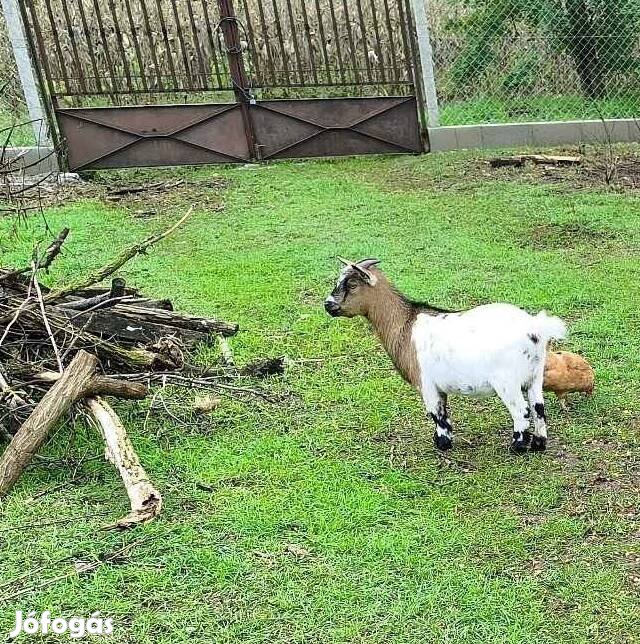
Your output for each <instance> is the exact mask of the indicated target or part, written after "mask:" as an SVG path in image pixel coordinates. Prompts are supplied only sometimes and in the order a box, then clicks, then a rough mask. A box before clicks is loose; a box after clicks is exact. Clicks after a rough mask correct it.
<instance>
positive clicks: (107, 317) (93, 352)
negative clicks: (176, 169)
mask: <svg viewBox="0 0 640 644" xmlns="http://www.w3.org/2000/svg"><path fill="white" fill-rule="evenodd" d="M189 215H190V211H189V213H187V214H186V215H185V216H184V217H182V218H181V219H180V220H179V221H178V222H177V223H176V224H174V225H173V226H172V227H171V228H169V229H168V230H167V231H165V232H163V233H161V234H158V235H153V236H151V237H149V238H147V239H146V240H144V241H142V242H140V243H137V244H134V245H133V246H131V247H129V248H127V249H126V250H124V251H123V252H122V253H121V254H120V255H119V256H118V257H116V258H115V259H114V260H112V261H111V262H109V263H108V264H106V265H104V266H102V267H101V268H99V269H98V270H96V271H94V272H92V273H90V274H88V275H86V276H84V277H82V278H80V279H78V280H76V281H74V282H72V283H70V284H68V285H66V286H61V287H54V288H47V287H45V286H44V285H43V284H41V283H40V279H39V276H40V275H41V273H42V271H45V270H47V269H48V268H49V267H50V265H51V264H52V262H53V261H54V260H55V259H56V258H57V257H58V256H59V255H60V253H61V251H62V248H63V245H64V243H65V241H66V240H67V237H68V235H69V230H67V229H65V230H62V231H61V232H60V234H59V235H58V237H57V238H56V239H55V240H54V241H53V242H52V243H51V244H50V245H49V247H48V248H47V249H46V250H45V251H44V252H42V253H40V252H38V251H37V250H36V251H34V256H33V259H32V261H31V262H30V265H28V266H24V267H21V268H0V433H2V434H3V435H4V437H5V438H6V439H8V440H9V441H10V442H9V445H8V446H7V448H6V449H5V451H4V453H3V454H2V457H1V458H0V496H2V495H5V494H6V493H7V492H8V491H9V490H10V489H11V488H12V487H13V485H14V483H15V482H16V481H17V479H18V478H19V476H20V475H21V473H22V472H23V471H24V469H25V468H26V466H27V465H28V464H29V462H30V460H31V459H32V457H33V456H34V455H35V454H36V453H37V451H38V449H39V448H40V446H41V445H42V444H43V443H44V441H45V440H46V438H47V434H48V432H49V430H50V429H51V428H52V427H53V426H54V425H55V424H56V423H57V422H58V421H59V420H61V419H63V418H64V417H65V416H66V415H67V414H68V413H69V412H70V411H71V410H72V409H75V410H79V411H81V412H82V413H85V414H86V415H87V416H88V417H89V418H90V419H91V420H92V422H93V424H94V425H95V426H96V427H97V428H98V429H99V431H100V433H101V434H102V437H103V439H104V441H105V445H106V456H107V458H108V459H109V460H111V461H112V462H113V463H114V465H115V466H116V467H117V469H118V471H119V473H120V475H121V477H122V479H123V482H124V484H125V487H126V489H127V493H128V495H129V499H130V502H131V512H130V513H129V514H128V515H127V516H126V517H124V518H123V519H121V520H120V521H119V522H118V524H117V525H118V526H120V527H127V526H130V525H133V524H135V523H139V522H141V521H147V520H149V519H152V518H154V517H155V516H156V515H157V514H158V512H159V511H160V508H161V505H162V498H161V496H160V493H159V492H158V491H157V490H156V488H155V487H154V486H153V485H152V483H151V482H150V480H149V479H148V477H147V475H146V473H145V471H144V469H143V467H142V465H141V463H140V460H139V459H138V457H137V455H136V454H135V451H134V450H133V447H132V445H131V443H130V441H129V439H128V437H127V433H126V431H125V428H124V426H123V424H122V422H121V421H120V419H119V418H118V416H117V414H116V413H115V411H114V410H113V409H112V407H111V406H110V405H109V404H108V403H107V402H106V400H105V399H104V397H105V396H114V397H117V398H121V399H143V398H145V397H146V396H147V395H148V394H149V388H150V386H152V385H153V384H154V383H156V382H161V383H162V384H163V385H165V384H167V383H170V384H175V385H178V386H185V387H189V388H204V389H211V390H214V391H215V390H220V391H224V392H234V391H238V392H244V393H246V392H251V393H255V394H256V395H261V392H260V391H259V390H249V389H246V388H242V387H239V386H237V380H236V379H237V377H238V375H239V374H240V370H238V369H236V367H235V366H234V365H233V360H232V355H231V354H230V349H229V348H228V344H227V343H226V338H227V337H229V336H233V335H235V334H236V333H237V331H238V326H237V325H236V324H231V323H229V322H225V321H221V320H216V319H211V318H202V317H196V316H193V315H188V314H185V313H179V312H176V311H174V310H173V306H172V304H171V302H170V301H169V300H153V299H150V298H146V297H144V296H143V295H141V294H140V293H138V292H137V291H136V290H135V289H132V288H129V287H128V286H127V284H126V283H125V281H124V280H123V279H120V278H117V277H115V278H114V277H113V274H114V273H115V272H116V271H117V270H118V269H119V268H121V267H122V266H123V265H124V264H125V263H126V262H127V261H129V260H130V259H131V258H133V257H135V256H136V255H138V254H141V253H144V252H145V251H146V250H147V249H148V248H149V247H150V246H152V245H154V244H156V243H157V242H159V241H160V240H161V239H164V238H165V237H166V236H167V235H169V234H171V233H172V232H173V231H174V230H175V229H176V228H177V227H178V226H179V225H181V224H182V223H183V222H184V221H185V220H186V219H187V217H188V216H189ZM108 278H109V279H110V280H111V282H110V284H109V285H108V286H103V285H102V284H103V283H104V281H105V280H107V279H108ZM212 336H213V337H215V338H216V339H217V340H218V341H219V342H220V343H221V345H222V347H223V349H224V350H223V354H224V355H225V356H226V361H225V363H223V364H222V365H221V366H219V367H216V368H215V369H213V370H208V371H203V369H202V368H197V367H195V366H194V365H192V364H190V363H189V355H190V354H191V351H192V349H193V348H194V347H195V346H196V345H198V344H200V343H202V342H206V341H210V340H211V338H212ZM281 368H282V363H281V361H278V360H276V361H265V362H264V363H262V364H260V365H257V366H255V367H253V369H254V372H255V373H256V374H257V375H264V374H265V373H269V372H273V371H280V370H281ZM264 397H267V396H266V394H264Z"/></svg>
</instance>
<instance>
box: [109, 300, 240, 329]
mask: <svg viewBox="0 0 640 644" xmlns="http://www.w3.org/2000/svg"><path fill="white" fill-rule="evenodd" d="M113 310H114V311H115V312H116V313H118V315H122V316H123V317H126V318H129V319H130V320H134V321H136V322H153V323H155V324H166V325H168V326H172V327H178V328H179V329H189V330H191V331H199V332H201V333H218V334H220V335H223V336H225V337H231V336H233V335H236V333H238V325H237V324H232V323H231V322H224V321H222V320H215V319H213V318H201V317H198V316H197V315H189V314H187V313H176V312H175V311H164V310H159V309H152V308H148V307H140V306H136V305H135V303H134V302H132V303H131V304H130V303H126V304H116V306H115V307H114V309H113Z"/></svg>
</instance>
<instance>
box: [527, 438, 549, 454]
mask: <svg viewBox="0 0 640 644" xmlns="http://www.w3.org/2000/svg"><path fill="white" fill-rule="evenodd" d="M530 449H531V451H532V452H544V450H546V449H547V439H546V438H543V437H542V436H534V437H533V440H532V441H531V448H530Z"/></svg>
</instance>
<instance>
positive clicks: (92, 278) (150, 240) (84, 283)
mask: <svg viewBox="0 0 640 644" xmlns="http://www.w3.org/2000/svg"><path fill="white" fill-rule="evenodd" d="M192 212H193V206H192V207H191V208H189V210H188V211H187V212H186V214H185V215H183V216H182V217H181V218H180V219H179V220H178V221H177V222H176V223H175V224H173V226H171V227H170V228H169V229H167V230H165V231H164V232H163V233H158V234H157V235H151V236H150V237H147V238H146V239H145V240H143V241H141V242H138V243H137V244H133V246H130V247H129V248H126V249H125V250H123V251H122V252H121V253H120V255H118V257H116V258H115V259H113V260H112V261H110V262H109V263H108V264H105V265H104V266H102V267H101V268H99V269H98V270H96V271H94V272H93V273H90V274H89V275H87V276H86V277H83V278H81V279H79V280H78V281H77V282H72V283H71V284H69V285H68V286H64V287H62V288H58V289H52V290H51V292H50V293H49V294H48V295H47V297H46V298H45V302H47V303H49V302H52V301H55V300H59V299H60V298H62V297H66V296H67V295H71V294H72V293H75V291H78V290H80V289H83V288H88V287H89V286H92V285H93V284H97V283H98V282H102V281H103V280H105V279H106V278H107V277H109V276H110V275H112V274H113V273H115V272H116V271H117V270H118V269H119V268H121V267H122V266H124V265H125V264H126V263H127V262H128V261H129V260H130V259H133V258H134V257H135V256H136V255H140V254H142V253H144V252H145V251H146V250H147V249H148V248H150V247H151V246H153V245H154V244H157V243H158V242H159V241H161V240H163V239H164V238H165V237H168V236H169V235H171V233H173V232H174V231H175V230H176V229H177V228H178V227H180V226H181V225H182V224H183V223H184V222H185V221H186V220H187V219H189V217H191V213H192Z"/></svg>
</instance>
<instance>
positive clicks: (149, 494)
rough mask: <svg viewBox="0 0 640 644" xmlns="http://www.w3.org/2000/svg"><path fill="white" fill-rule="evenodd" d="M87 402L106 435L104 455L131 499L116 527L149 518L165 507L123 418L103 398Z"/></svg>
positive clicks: (122, 526)
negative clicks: (133, 443)
mask: <svg viewBox="0 0 640 644" xmlns="http://www.w3.org/2000/svg"><path fill="white" fill-rule="evenodd" d="M86 404H87V407H88V408H89V411H90V412H91V415H92V417H93V419H94V420H95V421H96V423H97V424H98V426H99V428H100V432H101V433H102V437H103V438H104V441H105V444H106V449H105V457H106V458H107V460H109V461H111V463H113V465H114V466H115V467H116V469H117V470H118V473H119V474H120V477H121V478H122V482H123V483H124V486H125V488H126V490H127V496H128V497H129V501H130V503H131V512H129V514H127V515H126V516H125V517H123V518H122V519H120V520H119V521H117V522H116V523H115V524H114V526H113V527H119V528H128V527H131V526H133V525H136V524H138V523H143V522H146V521H150V520H151V519H153V518H155V517H156V516H157V515H158V513H159V512H160V510H161V509H162V497H161V496H160V492H158V490H157V489H156V488H155V487H154V486H153V484H152V483H151V481H150V480H149V478H148V476H147V473H146V472H145V471H144V468H143V467H142V465H141V464H140V459H139V458H138V455H137V454H136V452H135V450H134V449H133V445H132V444H131V441H130V440H129V437H128V436H127V432H126V430H125V428H124V426H123V425H122V422H121V421H120V419H119V418H118V416H117V414H116V413H115V412H114V411H113V409H112V408H111V407H110V406H109V405H108V404H107V403H106V402H104V401H103V400H101V399H100V398H89V399H87V402H86Z"/></svg>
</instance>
